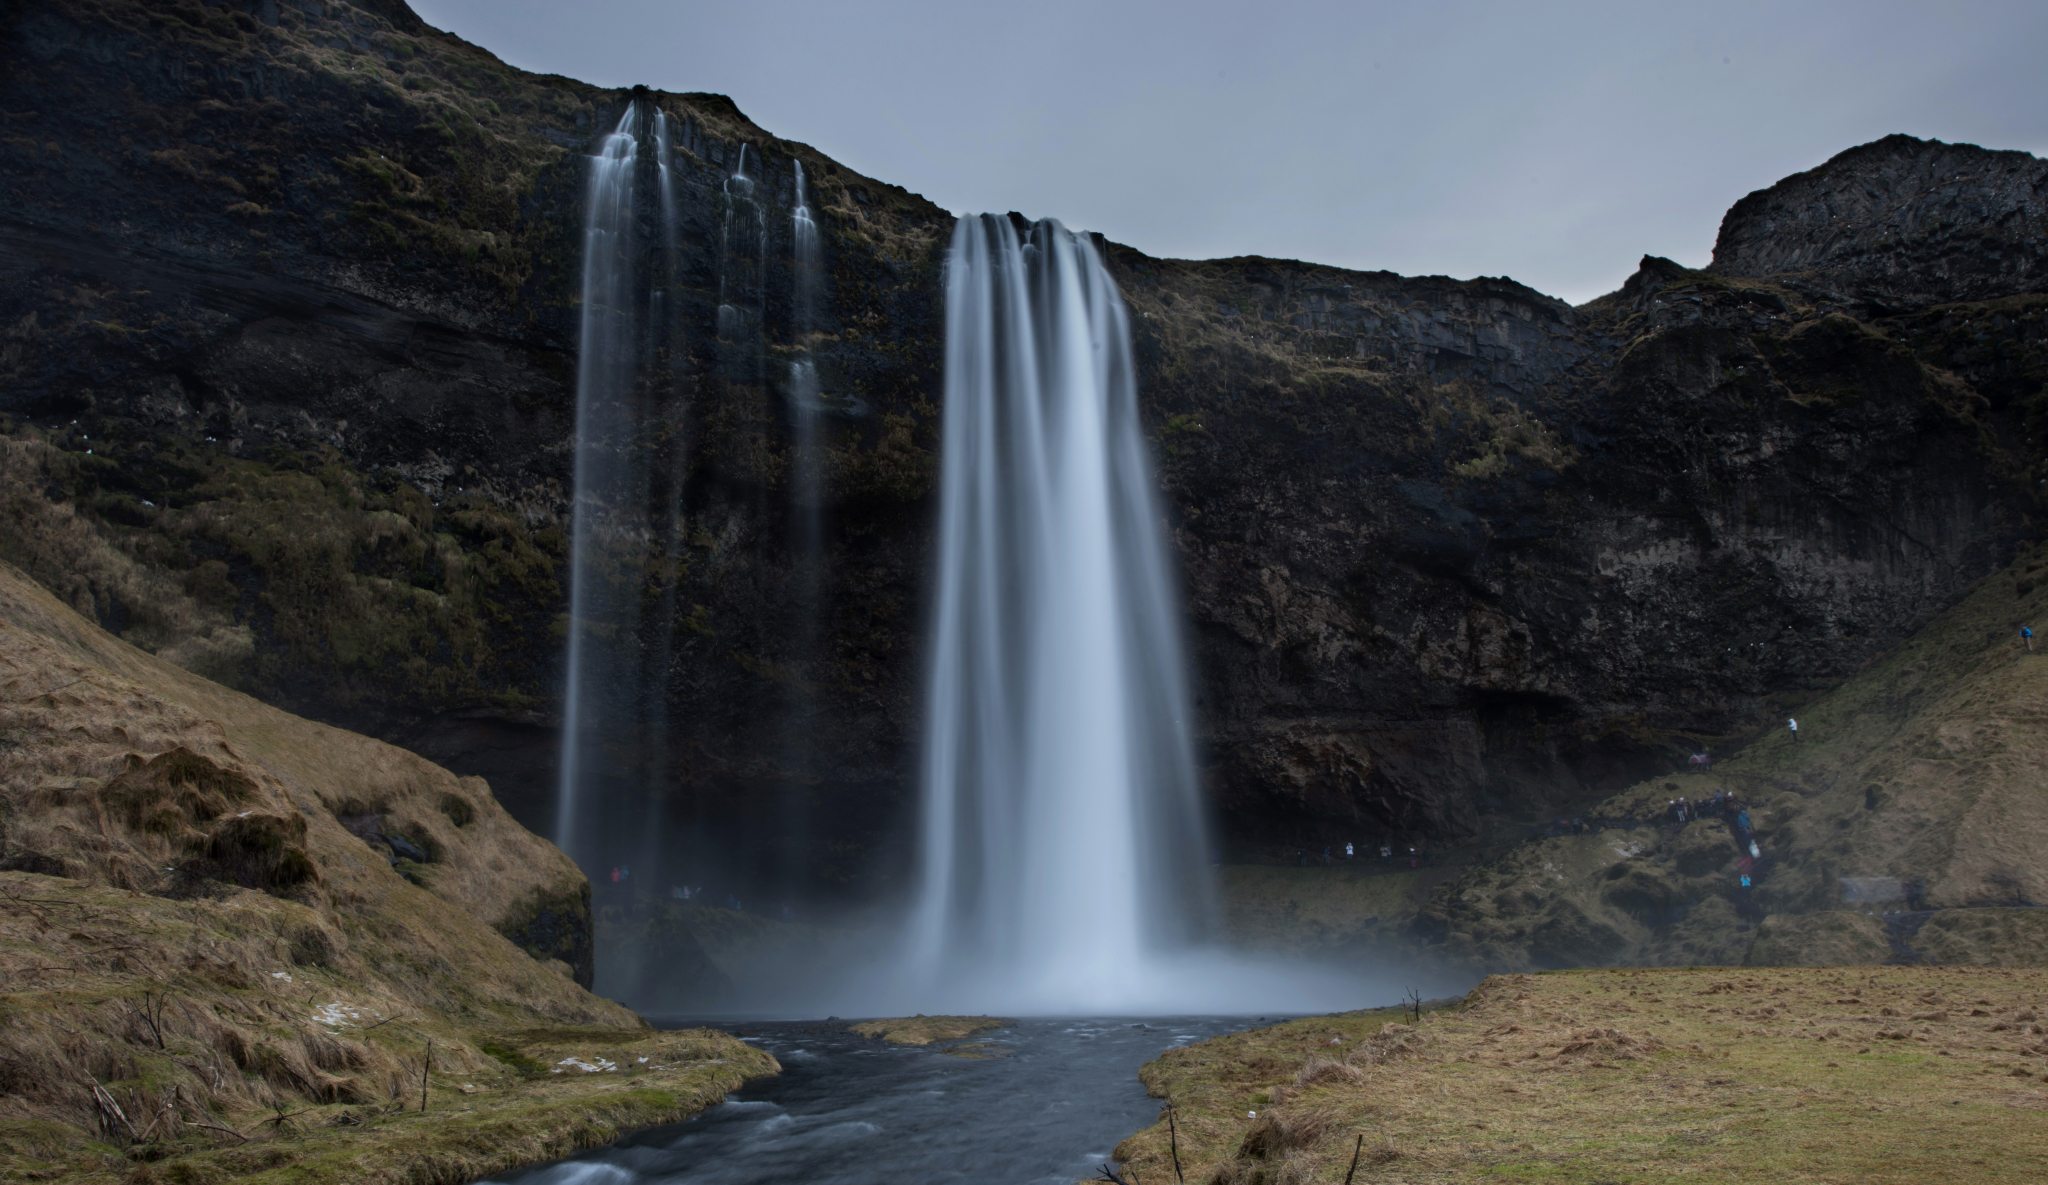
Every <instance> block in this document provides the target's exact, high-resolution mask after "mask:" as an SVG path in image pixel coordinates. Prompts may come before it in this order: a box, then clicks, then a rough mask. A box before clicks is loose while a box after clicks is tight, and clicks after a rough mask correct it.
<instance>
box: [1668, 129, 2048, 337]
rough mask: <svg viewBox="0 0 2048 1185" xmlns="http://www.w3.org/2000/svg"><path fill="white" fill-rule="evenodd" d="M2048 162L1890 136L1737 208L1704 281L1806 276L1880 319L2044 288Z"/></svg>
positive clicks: (1790, 179) (1754, 196)
mask: <svg viewBox="0 0 2048 1185" xmlns="http://www.w3.org/2000/svg"><path fill="white" fill-rule="evenodd" d="M2044 253H2048V162H2044V161H2041V160H2039V159H2038V158H2036V157H2034V156H2032V155H2030V154H2028V153H2024V152H1986V151H1984V150H1983V149H1981V148H1977V147H1974V146H1972V145H1968V144H1943V143H1941V142H1940V141H1929V140H1916V139H1914V138H1913V137H1911V136H1886V137H1885V138H1884V139H1882V140H1878V141H1875V142H1874V143H1870V144H1864V145H1860V146H1858V147H1856V148H1851V149H1849V150H1848V151H1847V152H1843V153H1840V154H1838V155H1836V156H1835V157H1834V158H1833V159H1831V160H1829V161H1828V162H1827V163H1826V164H1824V165H1822V166H1820V167H1819V168H1817V169H1812V170H1809V171H1808V172H1804V173H1799V174H1797V175H1795V176H1791V177H1787V178H1785V179H1784V180H1783V181H1780V182H1778V183H1777V184H1776V185H1773V186H1771V187H1770V188H1769V189H1760V190H1758V191H1757V192H1755V193H1752V194H1750V195H1749V196H1748V197H1746V198H1743V199H1742V200H1741V201H1739V202H1737V203H1735V206H1734V208H1733V209H1730V210H1729V211H1728V216H1727V217H1726V218H1724V219H1722V221H1721V236H1720V238H1719V239H1718V240H1717V241H1716V242H1715V244H1714V262H1713V263H1712V264H1711V265H1710V267H1709V269H1708V270H1710V271H1713V272H1717V273H1720V274H1723V275H1733V276H1768V275H1780V274H1794V275H1799V274H1805V275H1809V276H1811V278H1812V279H1813V280H1814V281H1815V282H1817V283H1820V284H1823V285H1825V286H1826V287H1828V288H1831V289H1833V290H1834V291H1835V292H1838V293H1841V294H1844V295H1846V296H1848V297H1849V298H1850V299H1852V300H1856V301H1860V302H1862V304H1863V305H1864V306H1865V307H1867V308H1869V309H1870V310H1872V311H1874V312H1878V313H1883V312H1889V311H1905V310H1908V309H1919V308H1925V307H1926V306H1928V305H1935V304H1948V303H1952V302H1955V301H1959V300H1973V301H1980V300H1995V299H1997V298H1999V297H2002V296H2012V295H2014V294H2016V293H2022V292H2039V291H2041V290H2042V289H2043V288H2044V287H2048V270H2044V269H2048V255H2044Z"/></svg>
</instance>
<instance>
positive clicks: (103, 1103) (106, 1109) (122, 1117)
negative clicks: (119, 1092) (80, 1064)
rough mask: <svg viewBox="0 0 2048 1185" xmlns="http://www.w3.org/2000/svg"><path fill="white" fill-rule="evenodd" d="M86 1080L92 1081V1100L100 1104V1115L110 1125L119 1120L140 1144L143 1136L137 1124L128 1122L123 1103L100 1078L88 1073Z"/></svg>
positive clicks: (129, 1135)
mask: <svg viewBox="0 0 2048 1185" xmlns="http://www.w3.org/2000/svg"><path fill="white" fill-rule="evenodd" d="M86 1081H88V1082H90V1083H92V1100H93V1102H95V1103H97V1104H98V1105H99V1109H100V1117H101V1118H102V1119H105V1120H108V1121H109V1122H108V1126H109V1127H112V1126H113V1124H112V1122H111V1121H113V1120H119V1121H120V1123H121V1126H122V1127H125V1128H127V1129H128V1138H129V1139H132V1140H134V1141H135V1142H136V1143H138V1144H140V1143H141V1142H142V1137H141V1136H140V1135H138V1134H137V1133H136V1131H135V1125H134V1124H132V1123H130V1122H128V1113H127V1112H126V1111H123V1110H121V1104H120V1103H118V1102H115V1101H114V1096H113V1095H112V1094H109V1093H108V1092H107V1088H106V1087H104V1086H101V1085H100V1080H99V1079H97V1078H93V1077H91V1076H89V1075H88V1076H87V1078H86Z"/></svg>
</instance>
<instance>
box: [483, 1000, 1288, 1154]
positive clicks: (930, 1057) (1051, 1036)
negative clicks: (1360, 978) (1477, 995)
mask: <svg viewBox="0 0 2048 1185" xmlns="http://www.w3.org/2000/svg"><path fill="white" fill-rule="evenodd" d="M1260 1019H1262V1020H1263V1019H1266V1018H1260ZM1249 1023H1251V1020H1250V1018H1248V1017H1238V1018H1228V1017H1214V1016H1210V1017H1165V1018H1162V1017H1147V1018H1145V1019H1143V1020H1141V1021H1133V1020H1129V1019H1099V1018H1098V1019H1074V1018H1041V1019H1037V1020H1025V1021H1020V1022H1019V1023H1018V1024H1016V1025H1015V1026H1014V1027H1011V1028H1007V1029H1001V1030H997V1031H995V1032H990V1033H984V1034H982V1035H981V1036H979V1037H976V1038H971V1039H970V1040H969V1041H967V1042H946V1043H944V1044H942V1045H937V1046H930V1047H923V1048H914V1047H907V1046H895V1045H885V1044H883V1043H882V1042H880V1041H873V1040H869V1039H867V1038H864V1037H857V1036H854V1035H853V1034H851V1033H848V1032H846V1031H844V1028H843V1027H842V1026H841V1025H839V1024H836V1023H835V1024H815V1023H801V1022H795V1023H777V1024H761V1023H744V1024H729V1025H724V1026H722V1027H724V1028H727V1029H729V1030H731V1031H733V1032H736V1033H739V1034H741V1035H743V1036H747V1037H749V1038H752V1039H755V1040H758V1042H759V1043H760V1045H761V1046H762V1048H764V1049H766V1050H768V1051H769V1052H770V1053H772V1054H774V1055H775V1057H776V1060H778V1061H780V1062H781V1063H782V1066H783V1071H782V1073H781V1074H780V1075H777V1076H776V1077H773V1078H764V1079H761V1080H759V1081H757V1082H753V1083H750V1084H748V1085H747V1086H746V1087H745V1088H743V1089H741V1090H739V1091H736V1092H734V1093H733V1094H732V1095H731V1096H730V1097H729V1098H728V1099H727V1101H726V1102H724V1103H722V1104H720V1105H718V1106H715V1107H712V1108H711V1109H710V1110H708V1111H705V1112H703V1113H702V1114H700V1115H698V1116H696V1117H695V1118H693V1119H690V1120H687V1121H685V1122H683V1123H674V1124H668V1125H666V1126H662V1127H654V1128H646V1129H643V1130H641V1131H638V1132H634V1133H633V1134H631V1135H629V1136H626V1137H625V1138H623V1139H621V1140H620V1141H619V1142H618V1143H617V1144H614V1145H612V1146H610V1147H607V1148H602V1149H596V1150H593V1151H591V1152H588V1153H585V1154H584V1155H581V1156H577V1157H572V1158H570V1159H568V1160H564V1161H558V1162H556V1163H554V1164H550V1165H543V1166H539V1167H536V1168H532V1169H525V1170H521V1171H519V1172H515V1173H509V1174H506V1175H504V1176H501V1177H495V1178H492V1180H493V1181H495V1182H498V1183H500V1185H514V1183H516V1185H655V1183H676V1185H681V1183H685V1182H687V1183H689V1185H788V1183H790V1182H802V1183H803V1185H882V1183H884V1182H886V1183H888V1185H900V1183H902V1182H909V1181H916V1182H946V1181H963V1182H968V1181H971V1182H974V1183H975V1185H1024V1183H1038V1182H1044V1183H1046V1185H1053V1183H1055V1182H1056V1183H1058V1185H1072V1183H1073V1182H1074V1181H1076V1180H1079V1179H1080V1178H1082V1177H1086V1176H1092V1175H1094V1172H1095V1170H1096V1167H1097V1166H1098V1165H1100V1164H1102V1163H1104V1162H1106V1161H1108V1160H1109V1159H1110V1152H1111V1150H1112V1149H1114V1148H1115V1147H1116V1145H1117V1142H1118V1141H1120V1140H1122V1139H1123V1138H1124V1137H1125V1136H1128V1135H1130V1134H1131V1133H1133V1132H1135V1131H1138V1130H1139V1129H1141V1128H1144V1127H1147V1126H1150V1125H1151V1124H1152V1123H1153V1122H1154V1121H1155V1120H1156V1119H1157V1118H1158V1117H1159V1107H1160V1103H1159V1100H1157V1099H1153V1098H1148V1097H1147V1096H1146V1093H1145V1088H1144V1086H1143V1085H1142V1084H1140V1083H1139V1081H1138V1077H1137V1071H1138V1068H1139V1067H1140V1066H1141V1065H1143V1064H1144V1063H1145V1062H1147V1061H1150V1060H1151V1059H1153V1058H1156V1057H1158V1056H1159V1055H1160V1053H1161V1052H1162V1051H1164V1050H1166V1049H1170V1048H1173V1047H1175V1046H1178V1045H1184V1044H1187V1043H1188V1042H1190V1041H1197V1040H1202V1039H1204V1038H1207V1037H1212V1036H1215V1035H1217V1034H1219V1033H1225V1032H1230V1031H1232V1030H1236V1029H1242V1028H1245V1027H1247V1025H1248V1024H1249ZM963 1045H964V1046H966V1047H967V1050H966V1051H967V1052H970V1053H971V1052H974V1051H975V1050H976V1049H977V1048H979V1049H981V1050H983V1051H990V1052H995V1053H997V1054H999V1056H992V1057H981V1058H963V1057H955V1056H951V1055H949V1054H947V1053H945V1052H943V1050H944V1049H946V1048H951V1047H958V1046H963Z"/></svg>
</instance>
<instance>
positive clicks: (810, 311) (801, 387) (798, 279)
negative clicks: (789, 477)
mask: <svg viewBox="0 0 2048 1185" xmlns="http://www.w3.org/2000/svg"><path fill="white" fill-rule="evenodd" d="M794 163H795V165H796V208H795V209H794V210H792V211H791V213H790V216H789V223H790V225H789V244H790V251H789V255H790V272H791V281H792V283H791V295H792V299H791V301H790V304H791V312H792V314H793V316H792V321H793V322H794V323H793V324H792V326H791V329H792V332H791V334H790V336H791V338H792V339H793V341H794V342H795V345H796V347H797V349H796V356H795V357H794V358H792V359H791V360H790V363H789V402H790V407H791V409H792V412H793V415H794V422H795V425H796V441H795V444H796V448H795V469H796V472H795V475H794V476H795V481H794V482H793V483H792V488H793V491H794V494H795V498H796V502H797V514H798V519H799V531H800V534H801V538H800V539H799V541H798V542H799V545H800V549H799V554H800V555H801V556H802V562H803V563H804V565H805V567H806V569H807V570H806V573H805V577H804V580H805V584H806V586H807V588H806V591H807V592H808V593H809V594H811V595H810V599H812V600H815V594H816V585H817V565H818V562H819V559H820V557H819V555H818V548H819V545H820V542H821V541H820V540H819V538H818V525H819V524H818V517H819V510H820V508H819V505H818V500H819V497H820V495H821V494H822V493H823V490H822V489H820V479H821V476H822V475H821V472H820V471H821V470H822V468H823V464H822V462H823V458H822V457H820V456H819V455H818V413H819V411H820V410H821V406H822V405H821V404H820V403H819V397H820V395H821V392H820V390H819V388H818V366H817V363H816V362H814V361H812V359H811V349H810V345H811V343H810V335H811V333H812V331H814V330H815V329H816V328H817V319H818V292H819V287H820V285H821V282H822V280H823V271H824V255H823V251H822V250H821V248H820V246H819V242H818V224H817V223H816V222H815V221H813V220H812V218H811V207H810V204H809V202H808V201H807V199H806V195H805V193H804V163H803V162H802V161H796V162H794Z"/></svg>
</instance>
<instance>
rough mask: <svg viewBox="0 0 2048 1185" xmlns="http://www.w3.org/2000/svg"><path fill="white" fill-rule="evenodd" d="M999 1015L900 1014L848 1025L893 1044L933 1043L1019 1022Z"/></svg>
mask: <svg viewBox="0 0 2048 1185" xmlns="http://www.w3.org/2000/svg"><path fill="white" fill-rule="evenodd" d="M1016 1023H1017V1022H1016V1021H1014V1020H1004V1019H1003V1018H1001V1017H999V1016H925V1015H924V1014H922V1013H919V1014H918V1015H916V1016H899V1017H894V1018H891V1019H887V1020H864V1021H862V1022H860V1023H859V1024H857V1025H848V1026H846V1028H847V1031H848V1032H853V1033H859V1034H860V1035H861V1036H863V1037H879V1038H881V1039H882V1040H884V1041H887V1042H888V1043H889V1044H891V1045H930V1044H931V1043H932V1042H934V1041H958V1040H959V1039H960V1038H962V1037H972V1036H974V1035H975V1034H976V1033H986V1032H988V1031H989V1030H990V1029H1002V1028H1008V1027H1009V1026H1011V1025H1013V1024H1016Z"/></svg>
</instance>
